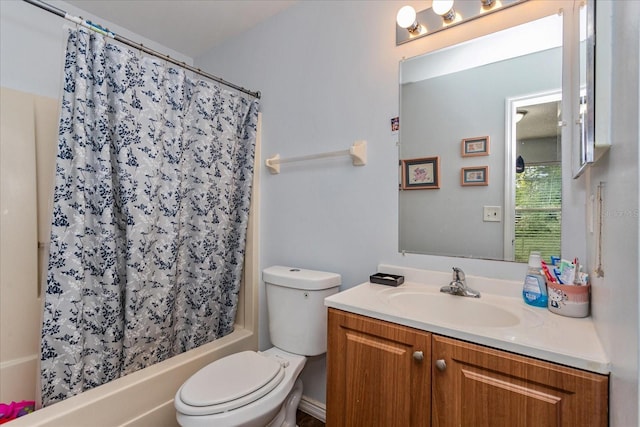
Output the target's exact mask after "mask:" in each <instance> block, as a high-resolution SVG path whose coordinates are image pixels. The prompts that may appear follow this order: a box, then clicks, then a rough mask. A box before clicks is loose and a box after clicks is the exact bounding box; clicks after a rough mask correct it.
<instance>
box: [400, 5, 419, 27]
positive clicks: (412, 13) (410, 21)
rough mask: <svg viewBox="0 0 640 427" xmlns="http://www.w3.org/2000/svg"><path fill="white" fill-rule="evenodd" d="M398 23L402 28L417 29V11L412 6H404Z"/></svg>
mask: <svg viewBox="0 0 640 427" xmlns="http://www.w3.org/2000/svg"><path fill="white" fill-rule="evenodd" d="M396 22H397V23H398V26H399V27H400V28H408V29H410V28H411V27H415V24H416V10H415V9H414V8H412V7H411V6H403V7H402V8H400V10H399V11H398V14H397V15H396Z"/></svg>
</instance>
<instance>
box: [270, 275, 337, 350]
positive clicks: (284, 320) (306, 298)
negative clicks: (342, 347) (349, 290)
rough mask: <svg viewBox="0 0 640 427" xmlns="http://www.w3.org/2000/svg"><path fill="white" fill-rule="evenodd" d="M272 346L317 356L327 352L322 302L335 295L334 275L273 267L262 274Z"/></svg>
mask: <svg viewBox="0 0 640 427" xmlns="http://www.w3.org/2000/svg"><path fill="white" fill-rule="evenodd" d="M262 280H264V282H265V286H266V294H267V312H268V318H269V335H270V338H271V343H272V344H273V345H274V346H276V347H278V348H280V349H282V350H285V351H288V352H290V353H294V354H300V355H303V356H316V355H318V354H322V353H326V351H327V308H326V307H325V306H324V299H325V298H326V297H328V296H330V295H333V294H335V293H337V292H338V289H339V287H340V283H341V277H340V275H339V274H336V273H327V272H324V271H314V270H304V269H300V268H293V267H283V266H279V265H278V266H274V267H269V268H266V269H264V270H263V271H262Z"/></svg>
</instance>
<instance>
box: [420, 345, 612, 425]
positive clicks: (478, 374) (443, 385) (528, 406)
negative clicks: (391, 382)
mask: <svg viewBox="0 0 640 427" xmlns="http://www.w3.org/2000/svg"><path fill="white" fill-rule="evenodd" d="M438 361H440V362H438ZM441 361H444V363H445V364H446V367H443V366H442V362H441ZM432 364H433V366H434V367H433V387H432V392H433V400H432V410H433V418H432V423H433V425H434V426H438V427H445V426H456V427H460V426H463V427H482V426H486V427H501V426H504V427H546V426H558V427H560V426H562V427H589V426H593V427H595V426H598V427H599V426H603V427H604V426H607V423H608V377H606V376H604V375H597V374H592V373H589V372H584V371H580V370H577V369H572V368H567V367H563V366H558V365H555V364H552V363H547V362H543V361H539V360H536V359H532V358H528V357H524V356H518V355H514V354H511V353H508V352H504V351H499V350H493V349H489V348H485V347H481V346H478V345H474V344H469V343H464V342H461V341H457V340H453V339H449V338H444V337H440V336H435V335H434V337H433V348H432Z"/></svg>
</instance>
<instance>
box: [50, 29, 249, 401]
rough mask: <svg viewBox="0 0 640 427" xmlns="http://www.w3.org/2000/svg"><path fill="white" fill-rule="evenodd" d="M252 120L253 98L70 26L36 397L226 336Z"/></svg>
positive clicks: (240, 248) (53, 395)
mask: <svg viewBox="0 0 640 427" xmlns="http://www.w3.org/2000/svg"><path fill="white" fill-rule="evenodd" d="M257 117H258V102H257V100H249V99H246V98H245V97H243V96H240V95H237V94H235V93H232V92H230V91H227V90H225V89H222V88H220V87H218V86H216V85H214V84H212V83H211V82H208V81H203V80H196V79H192V78H190V77H188V76H187V72H186V71H185V70H181V69H176V68H170V67H168V66H167V65H166V64H164V63H163V62H162V61H161V60H158V59H155V58H150V57H143V56H141V55H140V54H139V53H137V52H133V51H131V50H129V49H126V48H122V47H119V46H117V45H115V44H110V43H107V42H106V41H105V39H104V38H103V37H102V36H100V35H98V34H94V33H91V32H88V31H86V30H84V29H77V30H72V31H70V34H69V39H68V44H67V51H66V59H65V65H64V94H63V99H62V106H61V117H60V129H59V146H58V158H57V164H56V182H55V190H54V214H53V219H52V223H53V226H52V232H51V248H50V257H49V268H48V275H47V286H46V294H45V306H44V318H43V328H42V354H41V375H42V377H41V379H42V402H43V406H46V405H48V404H51V403H55V402H57V401H60V400H63V399H65V398H67V397H69V396H72V395H74V394H77V393H80V392H81V391H84V390H87V389H90V388H93V387H95V386H98V385H101V384H104V383H106V382H108V381H110V380H112V379H115V378H118V377H120V376H123V375H126V374H128V373H131V372H134V371H136V370H138V369H141V368H144V367H146V366H149V365H151V364H153V363H156V362H160V361H162V360H165V359H167V358H169V357H172V356H173V355H175V354H178V353H181V352H184V351H187V350H189V349H192V348H195V347H198V346H200V345H202V344H205V343H207V342H210V341H212V340H215V339H216V338H219V337H222V336H224V335H226V334H228V333H230V332H232V330H233V322H234V318H235V312H236V306H237V298H238V291H239V286H240V278H241V274H242V269H243V262H244V251H245V237H246V229H247V221H248V214H249V206H250V194H251V183H252V177H253V161H254V149H255V137H256V126H257Z"/></svg>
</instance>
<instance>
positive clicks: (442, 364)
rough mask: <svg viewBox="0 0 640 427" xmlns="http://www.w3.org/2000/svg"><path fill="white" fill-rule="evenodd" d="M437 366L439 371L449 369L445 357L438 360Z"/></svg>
mask: <svg viewBox="0 0 640 427" xmlns="http://www.w3.org/2000/svg"><path fill="white" fill-rule="evenodd" d="M436 368H437V369H438V371H440V372H444V371H445V369H447V362H445V361H444V359H438V360H436Z"/></svg>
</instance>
